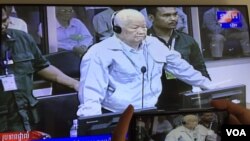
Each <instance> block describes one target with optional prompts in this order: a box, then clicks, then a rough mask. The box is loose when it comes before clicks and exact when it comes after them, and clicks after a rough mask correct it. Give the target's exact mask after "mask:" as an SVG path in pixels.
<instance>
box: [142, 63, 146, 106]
mask: <svg viewBox="0 0 250 141" xmlns="http://www.w3.org/2000/svg"><path fill="white" fill-rule="evenodd" d="M146 71H147V69H146V67H145V66H142V67H141V72H142V109H143V108H144V105H143V104H144V102H143V101H144V74H145V72H146Z"/></svg>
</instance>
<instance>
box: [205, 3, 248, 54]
mask: <svg viewBox="0 0 250 141" xmlns="http://www.w3.org/2000/svg"><path fill="white" fill-rule="evenodd" d="M219 11H228V13H227V14H231V13H232V12H233V11H237V12H239V11H238V10H237V9H234V8H225V7H212V8H210V9H209V10H207V11H206V12H205V13H204V15H203V24H202V28H204V29H205V30H206V31H207V33H206V34H208V37H209V40H210V50H211V56H212V57H213V58H214V59H221V58H222V57H223V49H224V43H225V41H227V40H231V39H236V40H239V42H240V45H241V48H242V52H243V56H250V46H249V34H248V32H249V29H248V26H247V23H246V21H245V17H244V16H243V15H242V14H240V16H241V18H240V20H241V22H242V27H231V28H223V27H222V26H221V23H220V20H219V19H217V12H219ZM224 17H225V18H226V17H232V16H231V15H226V16H224ZM222 19H223V18H222ZM224 20H226V21H228V19H224ZM224 20H222V22H225V21H224Z"/></svg>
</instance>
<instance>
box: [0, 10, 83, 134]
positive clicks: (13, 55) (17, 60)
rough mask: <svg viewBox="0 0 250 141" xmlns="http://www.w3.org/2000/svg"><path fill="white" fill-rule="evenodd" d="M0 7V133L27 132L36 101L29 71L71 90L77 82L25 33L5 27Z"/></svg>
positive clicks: (35, 118) (5, 18)
mask: <svg viewBox="0 0 250 141" xmlns="http://www.w3.org/2000/svg"><path fill="white" fill-rule="evenodd" d="M1 8H2V20H1V21H2V23H1V24H2V26H1V27H2V28H1V49H0V55H1V56H0V132H8V131H11V132H14V131H30V130H32V129H33V128H34V127H35V126H34V125H35V124H36V123H38V122H39V117H38V115H37V110H36V105H37V103H38V100H37V99H36V98H35V97H34V96H33V95H32V90H33V88H32V87H33V74H34V73H37V74H38V75H40V76H42V77H43V78H45V79H47V80H50V81H54V82H57V83H60V84H63V85H65V86H67V87H69V88H72V89H74V90H75V91H78V87H79V82H78V81H77V80H75V79H72V78H71V77H69V76H67V75H65V74H64V73H62V72H61V71H60V70H59V69H57V68H56V67H54V66H52V65H50V63H49V62H48V61H47V60H46V59H45V57H44V56H42V54H41V52H40V50H39V49H38V47H37V45H36V42H35V41H34V39H33V38H32V37H31V36H30V35H29V34H27V33H26V32H23V31H20V30H15V29H8V24H9V22H8V15H7V12H6V8H5V7H1Z"/></svg>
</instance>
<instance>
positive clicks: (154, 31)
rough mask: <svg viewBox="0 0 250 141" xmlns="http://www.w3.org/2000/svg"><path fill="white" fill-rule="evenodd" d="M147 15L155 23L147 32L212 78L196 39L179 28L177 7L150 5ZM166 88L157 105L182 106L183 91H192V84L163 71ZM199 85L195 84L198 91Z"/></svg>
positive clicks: (165, 106)
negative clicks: (177, 28) (177, 27)
mask: <svg viewBox="0 0 250 141" xmlns="http://www.w3.org/2000/svg"><path fill="white" fill-rule="evenodd" d="M147 11H148V16H149V19H150V20H151V21H152V27H151V28H150V29H149V30H148V34H149V35H151V36H155V37H157V38H158V39H159V40H160V41H161V42H162V43H164V45H166V47H168V48H169V49H170V50H175V51H178V52H179V53H180V54H181V57H182V59H184V60H186V61H187V62H188V63H190V64H191V65H192V66H193V67H194V69H196V70H198V71H200V72H201V73H202V75H203V76H205V77H207V78H209V79H210V76H209V74H208V71H207V69H206V65H205V63H204V60H203V56H202V54H201V51H200V48H199V46H198V44H197V42H196V41H195V40H194V38H193V37H191V36H190V35H188V34H186V33H183V32H180V31H178V30H176V26H177V21H178V19H179V16H178V12H177V9H176V7H148V8H147ZM162 83H163V90H162V94H161V95H160V97H159V101H158V103H157V106H158V108H162V109H170V108H173V109H177V108H181V107H180V106H181V103H182V101H181V100H182V98H181V94H183V93H185V92H188V91H191V90H192V86H190V85H188V84H186V83H185V82H183V81H181V80H180V79H177V78H176V77H174V76H173V75H172V74H171V73H169V72H163V76H162ZM196 90H197V87H193V91H196Z"/></svg>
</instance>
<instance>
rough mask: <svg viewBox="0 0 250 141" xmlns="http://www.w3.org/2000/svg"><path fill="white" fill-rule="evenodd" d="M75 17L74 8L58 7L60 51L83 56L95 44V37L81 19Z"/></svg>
mask: <svg viewBox="0 0 250 141" xmlns="http://www.w3.org/2000/svg"><path fill="white" fill-rule="evenodd" d="M73 15H74V10H73V8H72V7H67V6H57V7H56V18H57V21H58V23H57V40H58V49H59V51H60V50H73V51H74V52H76V53H78V54H79V55H80V56H82V55H83V54H84V53H85V52H86V50H87V49H88V47H89V46H90V45H92V44H93V37H92V35H91V34H90V32H89V31H88V29H87V27H86V26H85V25H84V24H83V23H82V22H81V21H80V20H79V19H76V18H73Z"/></svg>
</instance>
